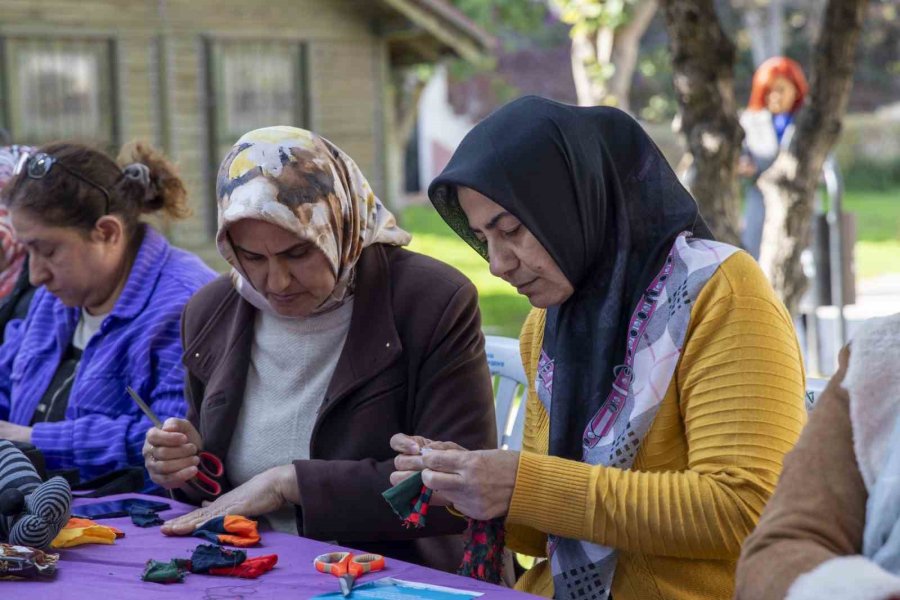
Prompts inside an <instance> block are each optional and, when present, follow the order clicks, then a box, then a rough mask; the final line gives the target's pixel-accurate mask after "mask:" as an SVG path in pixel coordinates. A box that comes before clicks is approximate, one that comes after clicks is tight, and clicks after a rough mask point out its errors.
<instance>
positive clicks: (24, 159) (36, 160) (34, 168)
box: [13, 152, 110, 215]
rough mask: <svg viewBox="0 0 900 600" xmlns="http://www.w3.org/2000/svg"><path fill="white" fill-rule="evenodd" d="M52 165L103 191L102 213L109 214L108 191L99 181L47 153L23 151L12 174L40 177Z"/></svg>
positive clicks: (47, 171) (48, 170)
mask: <svg viewBox="0 0 900 600" xmlns="http://www.w3.org/2000/svg"><path fill="white" fill-rule="evenodd" d="M53 165H59V168H60V169H62V170H63V171H65V172H66V173H68V174H69V175H71V176H72V177H75V178H76V179H80V180H81V181H83V182H84V183H86V184H88V185H90V186H92V187H95V188H97V189H98V190H100V191H101V192H102V193H103V197H104V198H105V199H106V205H105V208H104V210H103V214H104V215H108V214H109V201H110V198H109V191H107V189H106V188H105V187H103V186H102V185H100V184H99V183H95V182H93V181H91V180H90V179H88V178H87V177H84V176H83V175H79V174H78V173H76V172H75V171H73V170H72V169H70V168H69V167H67V166H66V165H64V164H63V163H62V162H60V161H59V160H57V159H56V157H54V156H51V155H50V154H47V153H46V152H38V153H36V154H31V153H29V152H23V153H22V156H20V157H19V162H17V163H16V167H15V169H13V175H14V176H15V175H18V174H20V173H25V175H26V176H27V177H28V178H29V179H42V178H43V177H44V176H45V175H46V174H47V173H49V172H50V169H52V168H53Z"/></svg>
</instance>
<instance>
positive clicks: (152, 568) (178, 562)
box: [141, 558, 191, 583]
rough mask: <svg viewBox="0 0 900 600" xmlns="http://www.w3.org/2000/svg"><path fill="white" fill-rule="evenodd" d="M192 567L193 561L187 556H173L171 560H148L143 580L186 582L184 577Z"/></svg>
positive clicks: (152, 581)
mask: <svg viewBox="0 0 900 600" xmlns="http://www.w3.org/2000/svg"><path fill="white" fill-rule="evenodd" d="M190 569H191V561H189V560H188V559H186V558H173V559H172V560H170V561H169V562H163V561H161V560H152V559H151V560H148V561H147V565H146V566H145V567H144V572H143V573H142V574H141V581H149V582H151V583H184V578H185V576H186V575H187V574H188V571H189V570H190Z"/></svg>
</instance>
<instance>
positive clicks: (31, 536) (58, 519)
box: [0, 440, 72, 548]
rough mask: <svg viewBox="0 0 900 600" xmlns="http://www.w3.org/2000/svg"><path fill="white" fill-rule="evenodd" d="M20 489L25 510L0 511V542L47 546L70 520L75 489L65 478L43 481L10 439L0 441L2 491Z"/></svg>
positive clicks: (0, 491)
mask: <svg viewBox="0 0 900 600" xmlns="http://www.w3.org/2000/svg"><path fill="white" fill-rule="evenodd" d="M8 490H18V491H19V492H21V494H22V496H24V502H25V505H24V507H22V508H24V510H14V511H13V514H0V541H8V542H9V543H10V544H13V545H20V546H31V547H33V548H46V547H47V546H49V545H50V542H52V541H53V538H55V537H56V535H57V534H58V533H59V531H60V530H61V529H62V528H63V527H64V526H65V524H66V523H67V522H68V520H69V514H70V506H71V504H72V492H71V490H70V489H69V483H68V482H67V481H66V480H65V479H63V478H62V477H54V478H52V479H50V480H49V481H47V482H46V483H41V479H40V477H38V474H37V471H36V470H35V468H34V466H32V464H31V462H30V461H29V460H28V458H26V456H25V455H24V454H23V453H22V452H21V451H20V450H19V449H18V448H16V447H15V446H14V445H13V444H12V443H11V442H8V441H6V440H0V494H2V493H3V492H7V491H8Z"/></svg>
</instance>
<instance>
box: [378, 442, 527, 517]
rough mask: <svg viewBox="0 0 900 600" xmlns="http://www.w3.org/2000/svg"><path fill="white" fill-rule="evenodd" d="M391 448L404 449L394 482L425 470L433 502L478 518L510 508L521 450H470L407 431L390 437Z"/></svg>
mask: <svg viewBox="0 0 900 600" xmlns="http://www.w3.org/2000/svg"><path fill="white" fill-rule="evenodd" d="M391 448H393V449H394V450H396V451H397V452H399V453H400V454H399V455H398V456H397V457H396V458H395V459H394V467H395V468H396V469H397V470H396V471H395V472H393V473H391V484H392V485H396V484H398V483H400V482H401V481H403V480H404V479H406V478H407V477H409V476H410V475H412V474H413V473H415V472H416V471H422V481H423V483H424V484H425V485H427V486H428V487H430V488H431V489H432V490H434V496H433V497H432V503H433V504H436V505H442V504H444V505H446V504H450V505H452V506H453V508H454V509H455V510H457V511H459V512H461V513H462V514H464V515H466V516H467V517H471V518H473V519H479V520H486V519H493V518H495V517H500V516H503V515H505V514H506V513H507V512H509V503H510V500H511V499H512V493H513V488H514V487H515V483H516V471H517V470H518V468H519V453H518V452H511V451H509V450H474V451H469V450H465V449H464V448H462V447H460V446H459V445H457V444H454V443H453V442H433V441H431V440H427V439H425V438H422V437H419V436H407V435H403V434H397V435H395V436H394V437H393V438H391ZM419 452H421V454H418V453H419Z"/></svg>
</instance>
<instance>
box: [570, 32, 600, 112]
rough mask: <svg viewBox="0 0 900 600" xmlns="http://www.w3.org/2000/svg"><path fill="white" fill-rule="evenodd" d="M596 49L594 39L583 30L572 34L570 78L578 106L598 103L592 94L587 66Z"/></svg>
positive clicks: (592, 58) (591, 83) (592, 84)
mask: <svg viewBox="0 0 900 600" xmlns="http://www.w3.org/2000/svg"><path fill="white" fill-rule="evenodd" d="M596 55H597V51H596V49H595V48H594V40H593V39H591V36H590V35H588V34H587V33H585V32H582V33H578V34H576V35H574V36H572V48H571V57H572V78H573V79H574V80H575V94H576V95H577V96H578V105H579V106H596V105H597V104H599V102H598V101H596V100H595V96H594V89H593V88H594V82H593V81H592V80H591V75H590V70H589V66H590V64H591V61H593V60H595V59H594V57H595V56H596Z"/></svg>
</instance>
